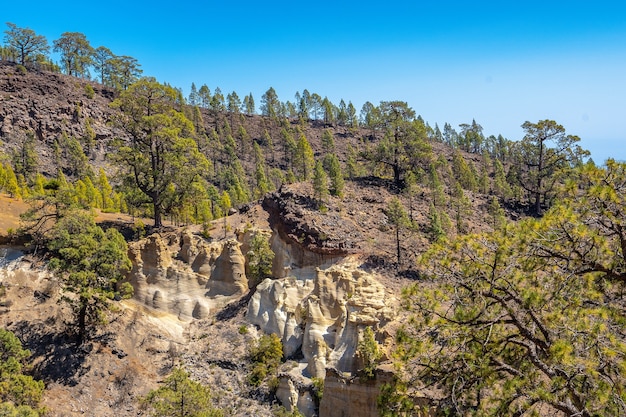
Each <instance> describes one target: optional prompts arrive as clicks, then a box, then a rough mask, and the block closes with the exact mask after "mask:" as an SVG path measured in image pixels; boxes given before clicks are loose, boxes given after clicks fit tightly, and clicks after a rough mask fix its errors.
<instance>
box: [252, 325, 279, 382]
mask: <svg viewBox="0 0 626 417" xmlns="http://www.w3.org/2000/svg"><path fill="white" fill-rule="evenodd" d="M249 356H250V360H251V361H252V363H253V366H252V372H250V375H249V376H248V382H249V383H250V384H251V385H254V386H259V385H261V383H262V382H263V381H264V380H265V379H266V378H267V377H268V376H270V375H275V374H276V371H277V370H278V366H279V365H280V363H281V361H282V359H283V344H282V342H281V340H280V338H279V337H278V336H276V335H275V334H270V335H263V336H261V337H260V338H259V340H258V342H257V343H256V344H255V345H252V347H251V348H250V352H249Z"/></svg>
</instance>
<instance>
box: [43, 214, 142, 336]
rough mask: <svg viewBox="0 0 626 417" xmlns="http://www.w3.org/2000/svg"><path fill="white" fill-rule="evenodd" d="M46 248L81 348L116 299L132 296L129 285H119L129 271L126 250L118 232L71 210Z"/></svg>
mask: <svg viewBox="0 0 626 417" xmlns="http://www.w3.org/2000/svg"><path fill="white" fill-rule="evenodd" d="M48 248H49V249H50V250H51V251H52V253H53V258H52V259H51V261H50V268H51V269H53V270H54V271H56V272H57V273H58V274H59V275H60V277H61V279H62V283H63V292H64V293H65V295H64V297H63V300H64V301H65V302H67V303H68V305H69V306H70V307H71V309H72V311H73V314H74V326H75V328H76V334H77V341H78V344H80V343H82V342H83V341H84V340H85V338H86V337H87V336H89V334H90V332H91V331H92V330H93V329H94V328H95V326H96V325H98V324H102V323H105V322H106V316H105V313H106V312H107V311H108V310H110V309H111V308H112V304H111V301H112V300H113V299H114V298H115V297H126V296H129V295H130V294H132V287H130V285H129V284H125V285H121V281H122V279H123V278H124V274H125V273H126V272H128V271H129V270H130V260H129V259H128V254H127V252H128V247H127V245H126V241H125V240H124V237H123V236H122V235H121V234H120V233H119V232H118V231H117V230H115V229H113V228H110V229H107V230H106V231H104V230H102V229H101V228H100V227H99V226H98V225H96V223H95V221H94V218H93V216H92V215H91V214H90V213H88V212H86V211H84V210H71V211H69V212H68V213H66V214H65V215H64V216H63V217H62V218H61V219H60V220H59V221H58V222H57V223H56V224H55V226H54V228H53V230H52V233H51V237H50V241H49V243H48Z"/></svg>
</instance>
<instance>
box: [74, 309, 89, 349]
mask: <svg viewBox="0 0 626 417" xmlns="http://www.w3.org/2000/svg"><path fill="white" fill-rule="evenodd" d="M86 332H87V300H84V301H83V300H81V305H80V310H78V339H77V340H76V344H77V345H78V346H80V345H82V344H83V341H84V340H85V334H86Z"/></svg>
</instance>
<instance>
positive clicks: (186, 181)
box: [112, 78, 209, 227]
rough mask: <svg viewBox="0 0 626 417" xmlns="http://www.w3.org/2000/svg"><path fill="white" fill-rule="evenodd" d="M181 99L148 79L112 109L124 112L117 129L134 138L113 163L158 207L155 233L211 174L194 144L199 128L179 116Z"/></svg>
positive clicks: (119, 144) (120, 146)
mask: <svg viewBox="0 0 626 417" xmlns="http://www.w3.org/2000/svg"><path fill="white" fill-rule="evenodd" d="M177 97H178V93H177V91H176V90H175V89H173V88H171V87H168V86H165V85H162V84H159V83H157V82H156V81H155V80H154V79H147V78H145V79H142V80H140V81H138V82H137V83H135V84H133V85H132V86H130V87H129V88H128V90H126V91H124V92H123V93H122V94H121V95H120V97H119V98H118V99H116V100H115V101H114V102H113V103H112V106H113V107H114V108H117V109H119V110H120V112H119V113H116V115H115V117H114V124H115V125H116V126H117V127H119V128H121V129H123V130H124V131H126V132H127V133H128V134H129V135H130V137H131V138H132V139H131V140H130V141H128V142H124V141H121V140H118V141H116V142H115V143H114V145H113V147H114V154H113V156H112V158H113V160H114V161H115V162H116V163H117V164H118V168H119V169H120V173H121V174H122V176H124V177H125V178H127V179H128V180H129V181H130V182H131V183H132V184H133V185H134V186H135V187H136V188H137V189H139V190H140V191H141V192H142V193H143V194H144V195H145V197H146V198H147V199H148V200H149V201H150V203H151V204H152V209H153V215H154V225H155V227H160V226H162V215H163V213H164V212H166V211H167V210H168V209H171V208H174V207H180V206H181V204H182V202H183V201H184V199H185V197H186V196H187V195H188V194H189V192H190V191H191V189H192V187H193V183H194V180H195V179H196V178H197V177H198V176H201V175H202V173H203V172H206V171H207V170H208V169H209V162H208V161H207V159H206V158H205V157H204V156H203V155H202V154H201V153H200V152H199V151H198V146H197V143H196V141H195V140H194V139H193V136H194V134H195V131H194V127H193V124H192V123H191V121H189V120H188V119H187V118H186V117H185V115H184V114H183V113H181V112H179V111H177V110H175V109H176V100H177Z"/></svg>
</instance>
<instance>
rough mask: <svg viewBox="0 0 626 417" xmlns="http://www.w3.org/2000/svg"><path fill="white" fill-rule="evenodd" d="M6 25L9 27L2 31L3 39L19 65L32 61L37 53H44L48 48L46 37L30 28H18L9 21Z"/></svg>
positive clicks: (34, 60)
mask: <svg viewBox="0 0 626 417" xmlns="http://www.w3.org/2000/svg"><path fill="white" fill-rule="evenodd" d="M7 26H8V27H9V28H8V29H7V30H5V31H4V34H5V35H4V40H5V42H6V43H7V46H8V47H9V48H10V49H11V50H12V51H14V52H16V55H17V57H18V63H19V64H20V65H22V66H24V65H27V64H29V63H34V62H36V58H37V55H40V54H41V55H46V54H47V53H48V51H49V50H50V47H49V46H48V41H47V40H46V38H45V37H44V36H42V35H37V34H36V33H35V32H34V31H33V30H32V29H30V28H20V27H17V26H16V25H15V24H13V23H9V22H7ZM25 69H26V68H24V70H25Z"/></svg>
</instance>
